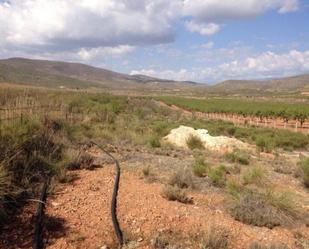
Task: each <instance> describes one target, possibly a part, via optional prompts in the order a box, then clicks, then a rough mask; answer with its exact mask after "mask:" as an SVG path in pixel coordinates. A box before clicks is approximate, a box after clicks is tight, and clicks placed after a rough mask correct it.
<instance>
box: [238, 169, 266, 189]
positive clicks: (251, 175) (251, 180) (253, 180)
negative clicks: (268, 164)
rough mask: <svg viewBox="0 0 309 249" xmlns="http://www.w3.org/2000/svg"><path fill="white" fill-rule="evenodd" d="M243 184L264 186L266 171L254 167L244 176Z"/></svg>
mask: <svg viewBox="0 0 309 249" xmlns="http://www.w3.org/2000/svg"><path fill="white" fill-rule="evenodd" d="M242 179H243V183H244V184H245V185H248V184H256V185H259V184H262V183H264V182H265V171H264V170H263V169H262V168H260V167H253V168H250V169H247V170H246V171H245V172H244V173H243V175H242Z"/></svg>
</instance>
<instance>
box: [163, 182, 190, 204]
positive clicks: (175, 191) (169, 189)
mask: <svg viewBox="0 0 309 249" xmlns="http://www.w3.org/2000/svg"><path fill="white" fill-rule="evenodd" d="M162 197H164V198H165V199H167V200H169V201H178V202H181V203H185V204H192V203H193V200H192V198H190V197H188V196H187V193H186V191H185V190H183V189H180V188H178V187H175V186H170V185H165V187H164V189H163V191H162Z"/></svg>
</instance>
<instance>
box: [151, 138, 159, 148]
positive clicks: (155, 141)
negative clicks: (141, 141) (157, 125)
mask: <svg viewBox="0 0 309 249" xmlns="http://www.w3.org/2000/svg"><path fill="white" fill-rule="evenodd" d="M149 144H150V146H151V147H152V148H160V147H161V143H160V138H159V137H158V136H153V137H151V138H150V140H149Z"/></svg>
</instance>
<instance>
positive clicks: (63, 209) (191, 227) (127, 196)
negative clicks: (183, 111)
mask: <svg viewBox="0 0 309 249" xmlns="http://www.w3.org/2000/svg"><path fill="white" fill-rule="evenodd" d="M151 157H152V158H153V157H155V156H149V155H148V159H150V158H151ZM156 159H157V160H158V161H160V159H161V160H162V159H163V158H162V156H157V158H156ZM175 160H181V158H180V159H175ZM147 161H148V160H147V155H146V156H145V162H146V164H147ZM162 161H163V160H162ZM148 163H149V161H148ZM133 165H135V167H134V166H133ZM136 167H138V168H140V169H141V167H139V165H136V164H135V163H134V161H132V160H131V161H130V160H128V161H127V162H123V163H122V177H121V183H120V192H119V197H118V217H119V221H120V226H121V228H122V229H123V232H124V235H125V237H126V238H127V239H128V240H129V241H130V243H129V244H130V247H129V248H153V247H152V240H153V239H154V238H155V236H156V235H157V234H158V233H171V234H172V237H174V238H176V237H177V241H176V242H175V243H176V244H177V246H181V248H199V244H200V238H201V237H202V236H203V233H204V232H205V231H207V229H208V228H209V226H211V225H219V226H221V227H223V228H224V229H226V230H227V231H228V234H229V238H228V239H229V248H239V249H240V248H249V244H250V243H251V242H252V241H259V242H262V243H266V244H269V243H277V242H280V243H283V244H285V245H287V246H288V247H289V248H291V249H294V248H295V249H296V248H297V247H296V246H295V243H296V240H297V238H296V235H295V234H297V232H300V231H301V233H303V234H306V235H308V236H309V230H308V228H306V227H305V226H300V225H297V226H295V227H289V228H287V227H276V228H274V229H268V228H261V227H254V226H250V225H245V224H243V223H241V222H238V221H235V220H234V219H233V218H232V217H231V216H230V215H229V214H228V213H227V212H226V211H225V203H224V195H223V194H222V193H220V192H218V191H217V192H216V191H204V192H201V191H190V193H189V196H190V197H192V198H193V201H194V203H193V204H191V205H190V204H189V205H188V204H182V203H179V202H171V201H168V200H166V199H164V198H163V197H162V196H161V192H162V188H163V186H164V185H163V184H162V183H160V181H155V182H152V183H150V182H149V181H147V180H145V179H144V177H142V174H141V172H140V171H138V170H136ZM163 167H164V166H163ZM77 175H78V178H79V179H78V180H76V181H75V182H74V184H64V185H60V186H58V187H57V190H56V191H55V195H54V196H52V197H51V198H49V201H48V205H47V207H48V208H47V213H48V215H49V216H50V217H57V219H59V220H62V221H63V224H62V231H56V233H58V235H57V236H55V235H54V234H53V232H51V234H50V237H51V239H49V241H48V247H47V248H52V249H60V248H61V249H62V248H63V249H64V248H72V249H73V248H89V249H96V248H104V246H108V248H116V238H115V235H114V231H113V227H112V222H111V216H110V201H111V195H112V189H113V181H114V167H113V165H112V164H106V165H104V166H103V167H102V168H98V169H96V170H94V171H87V170H82V171H78V172H77ZM177 248H178V247H177Z"/></svg>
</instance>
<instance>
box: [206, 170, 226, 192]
mask: <svg viewBox="0 0 309 249" xmlns="http://www.w3.org/2000/svg"><path fill="white" fill-rule="evenodd" d="M226 173H227V168H226V167H225V166H224V165H220V166H219V167H217V168H215V169H210V170H209V171H208V177H209V179H210V180H211V182H212V184H213V185H214V186H216V187H224V186H225V180H226Z"/></svg>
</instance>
